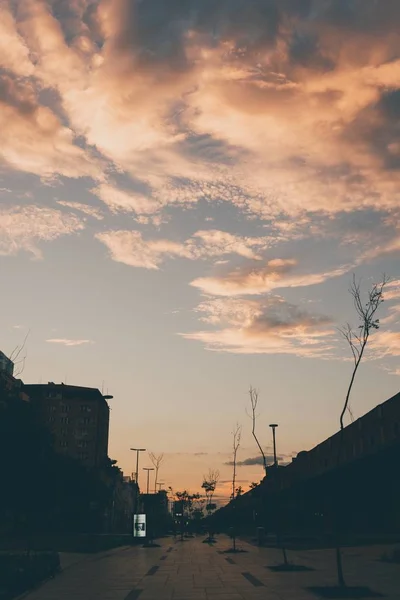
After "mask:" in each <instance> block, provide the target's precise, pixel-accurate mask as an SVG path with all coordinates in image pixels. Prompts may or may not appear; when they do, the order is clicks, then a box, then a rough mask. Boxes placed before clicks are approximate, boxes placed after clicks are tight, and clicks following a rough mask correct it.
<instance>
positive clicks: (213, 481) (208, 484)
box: [201, 469, 219, 542]
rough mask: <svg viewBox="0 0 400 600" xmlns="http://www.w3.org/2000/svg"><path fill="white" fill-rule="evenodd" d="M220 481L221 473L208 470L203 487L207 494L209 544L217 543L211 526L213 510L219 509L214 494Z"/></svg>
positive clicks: (204, 476) (215, 470)
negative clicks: (214, 501)
mask: <svg viewBox="0 0 400 600" xmlns="http://www.w3.org/2000/svg"><path fill="white" fill-rule="evenodd" d="M218 481H219V471H218V470H217V469H208V473H207V475H203V483H202V485H201V487H202V488H203V490H204V491H205V494H206V511H207V515H208V519H207V523H208V538H207V540H208V541H209V542H212V541H215V540H214V536H213V532H212V526H211V520H210V517H211V513H212V511H213V510H215V509H216V508H217V505H216V504H214V503H213V496H214V492H215V490H216V487H217V483H218Z"/></svg>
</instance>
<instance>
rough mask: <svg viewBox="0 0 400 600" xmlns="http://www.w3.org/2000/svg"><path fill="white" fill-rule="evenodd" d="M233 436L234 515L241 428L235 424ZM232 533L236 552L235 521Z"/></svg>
mask: <svg viewBox="0 0 400 600" xmlns="http://www.w3.org/2000/svg"><path fill="white" fill-rule="evenodd" d="M232 435H233V461H232V463H233V473H232V508H233V511H234V513H235V500H236V466H237V453H238V450H239V447H240V439H241V437H242V426H241V425H239V423H236V425H235V429H234V430H233V431H232ZM234 520H235V523H234V527H233V532H232V543H233V551H234V552H236V519H234Z"/></svg>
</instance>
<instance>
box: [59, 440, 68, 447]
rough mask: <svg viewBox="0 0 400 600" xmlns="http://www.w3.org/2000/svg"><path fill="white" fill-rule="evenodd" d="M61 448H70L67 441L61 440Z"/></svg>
mask: <svg viewBox="0 0 400 600" xmlns="http://www.w3.org/2000/svg"><path fill="white" fill-rule="evenodd" d="M60 447H61V448H68V442H67V441H66V440H61V442H60Z"/></svg>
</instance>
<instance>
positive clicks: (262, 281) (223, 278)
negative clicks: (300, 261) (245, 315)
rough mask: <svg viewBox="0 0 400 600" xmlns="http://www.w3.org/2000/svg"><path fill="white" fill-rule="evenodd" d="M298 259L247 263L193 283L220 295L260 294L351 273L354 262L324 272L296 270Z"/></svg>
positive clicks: (206, 290)
mask: <svg viewBox="0 0 400 600" xmlns="http://www.w3.org/2000/svg"><path fill="white" fill-rule="evenodd" d="M296 267H297V261H296V260H295V259H274V260H270V261H268V262H267V263H266V264H265V265H264V266H257V265H256V266H245V267H239V268H237V269H234V270H231V271H228V272H227V273H225V274H222V275H215V276H213V277H199V278H198V279H195V280H194V281H192V282H191V285H192V286H193V287H196V288H199V289H200V290H201V291H202V292H204V293H206V294H211V295H217V296H242V295H259V294H265V293H267V292H270V291H272V290H274V289H279V288H289V287H306V286H309V285H317V284H320V283H323V282H324V281H326V280H327V279H331V278H333V277H340V276H341V275H343V274H344V273H347V272H348V271H349V270H350V269H351V268H352V267H351V265H343V266H341V267H338V268H337V269H333V270H332V271H325V272H321V273H308V274H307V273H303V274H301V273H298V272H296Z"/></svg>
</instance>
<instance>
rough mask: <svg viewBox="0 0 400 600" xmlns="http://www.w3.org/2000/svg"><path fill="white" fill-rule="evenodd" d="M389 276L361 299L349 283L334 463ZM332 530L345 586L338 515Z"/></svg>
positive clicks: (354, 285) (358, 288) (357, 285)
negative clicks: (352, 318)
mask: <svg viewBox="0 0 400 600" xmlns="http://www.w3.org/2000/svg"><path fill="white" fill-rule="evenodd" d="M389 281H390V278H389V277H387V276H386V275H385V274H384V275H383V278H382V281H381V282H380V283H374V284H373V286H372V287H371V289H370V290H369V291H368V293H367V297H366V299H365V300H364V299H363V297H362V296H363V295H362V292H361V285H360V282H359V281H357V280H356V277H355V275H354V274H353V281H352V284H351V286H350V289H349V292H350V294H351V296H352V297H353V302H354V307H355V309H356V314H357V317H358V320H359V325H358V326H357V328H356V329H353V328H352V327H351V325H349V323H347V324H346V325H345V326H344V327H342V328H341V329H340V330H339V331H340V332H341V334H342V335H343V337H344V339H345V340H346V341H347V343H348V344H349V346H350V350H351V353H352V356H353V361H354V364H353V371H352V374H351V377H350V382H349V386H348V388H347V393H346V398H345V402H344V405H343V409H342V412H341V413H340V419H339V422H340V439H339V450H338V453H339V455H338V467H339V466H340V462H341V454H342V445H343V430H344V416H345V414H346V411H349V414H350V418H351V420H352V421H353V419H354V417H353V413H352V411H351V408H350V394H351V391H352V389H353V385H354V381H355V378H356V375H357V371H358V368H359V366H360V364H361V361H362V359H363V356H364V353H365V349H366V347H367V344H368V341H369V338H370V335H371V333H372V332H373V331H375V330H377V329H379V319H378V318H377V311H378V309H379V307H380V305H381V304H382V302H383V301H384V298H383V292H384V288H385V286H386V285H387V284H388V283H389ZM343 508H344V507H343V506H342V505H341V506H339V507H338V509H337V510H338V515H339V514H340V512H341V510H343ZM336 531H337V535H338V541H337V544H336V567H337V576H338V584H339V586H340V587H345V586H346V582H345V579H344V575H343V566H342V553H341V548H340V541H339V537H340V535H339V534H340V531H341V523H340V517H339V518H338V521H337V523H336Z"/></svg>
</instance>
